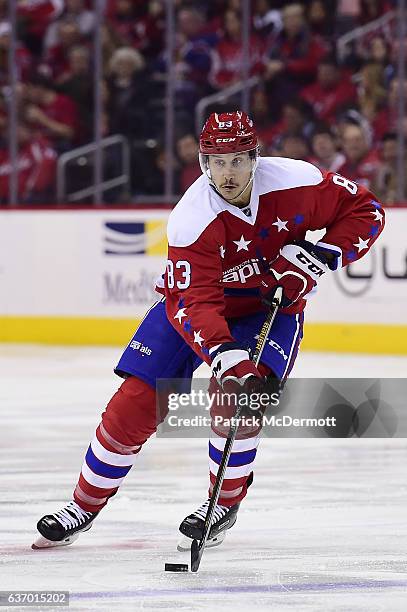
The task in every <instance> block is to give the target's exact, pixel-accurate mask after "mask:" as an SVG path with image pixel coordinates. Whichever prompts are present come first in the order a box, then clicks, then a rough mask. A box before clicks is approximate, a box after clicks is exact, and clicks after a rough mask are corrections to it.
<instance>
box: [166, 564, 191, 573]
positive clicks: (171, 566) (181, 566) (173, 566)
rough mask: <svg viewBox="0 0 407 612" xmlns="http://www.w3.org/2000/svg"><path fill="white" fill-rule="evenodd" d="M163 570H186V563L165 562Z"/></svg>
mask: <svg viewBox="0 0 407 612" xmlns="http://www.w3.org/2000/svg"><path fill="white" fill-rule="evenodd" d="M165 571H166V572H187V571H188V564H187V563H166V564H165Z"/></svg>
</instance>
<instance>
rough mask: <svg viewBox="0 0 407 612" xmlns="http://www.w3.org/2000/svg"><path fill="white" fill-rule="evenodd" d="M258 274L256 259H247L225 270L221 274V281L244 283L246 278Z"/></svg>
mask: <svg viewBox="0 0 407 612" xmlns="http://www.w3.org/2000/svg"><path fill="white" fill-rule="evenodd" d="M260 274H261V272H260V268H259V263H258V259H248V260H247V261H244V262H243V263H241V264H239V265H238V266H235V267H234V268H231V269H230V270H225V272H224V273H223V276H222V282H223V283H241V284H242V285H244V284H245V283H246V281H247V279H248V278H250V277H251V276H255V275H260Z"/></svg>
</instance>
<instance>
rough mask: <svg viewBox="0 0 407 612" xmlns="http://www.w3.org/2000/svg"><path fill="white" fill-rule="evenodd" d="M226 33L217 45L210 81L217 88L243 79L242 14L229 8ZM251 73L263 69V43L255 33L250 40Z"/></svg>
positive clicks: (226, 13) (225, 21) (226, 15)
mask: <svg viewBox="0 0 407 612" xmlns="http://www.w3.org/2000/svg"><path fill="white" fill-rule="evenodd" d="M223 28H224V35H223V36H222V38H221V39H220V40H219V42H218V44H217V45H216V46H215V49H214V53H213V58H212V68H211V72H210V77H209V78H210V83H211V85H212V86H213V87H215V88H216V89H222V88H224V87H228V86H229V85H233V83H236V82H237V81H240V80H241V79H242V66H243V61H244V57H243V47H242V32H241V14H240V13H239V12H238V11H235V10H227V11H226V12H225V16H224V23H223ZM249 64H250V65H249V74H250V75H253V74H260V73H261V72H262V71H263V68H264V64H263V45H262V43H261V40H260V39H259V38H258V37H257V36H256V35H253V36H251V38H250V42H249Z"/></svg>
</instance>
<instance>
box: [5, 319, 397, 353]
mask: <svg viewBox="0 0 407 612" xmlns="http://www.w3.org/2000/svg"><path fill="white" fill-rule="evenodd" d="M140 321H141V319H140V318H135V319H108V318H103V319H97V318H86V317H81V318H76V317H4V316H3V317H0V342H28V343H29V342H39V343H43V344H78V345H79V344H82V345H105V346H124V345H126V344H127V343H128V342H129V340H130V338H131V337H132V335H133V333H134V331H135V330H136V329H137V326H138V325H139V324H140ZM301 349H302V350H312V351H330V352H331V351H332V352H342V353H384V354H398V355H406V354H407V326H405V325H361V324H356V323H353V324H352V323H305V325H304V339H303V341H302V343H301Z"/></svg>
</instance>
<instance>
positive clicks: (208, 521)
mask: <svg viewBox="0 0 407 612" xmlns="http://www.w3.org/2000/svg"><path fill="white" fill-rule="evenodd" d="M281 296H282V292H279V290H278V289H277V291H276V293H275V296H274V298H273V301H272V303H271V308H270V311H269V313H268V315H267V318H266V320H265V321H264V323H263V325H262V328H261V330H260V333H259V337H258V340H257V344H256V348H255V350H254V354H253V361H254V363H255V365H256V366H258V365H259V363H260V359H261V356H262V353H263V350H264V347H265V346H266V342H267V338H268V335H269V333H270V330H271V326H272V325H273V322H274V319H275V318H276V315H277V312H278V308H279V305H280V302H281ZM242 410H243V406H239V407H238V409H237V411H236V414H235V416H234V417H233V421H232V424H231V426H230V429H229V433H228V437H227V440H226V443H225V447H224V449H223V454H222V459H221V462H220V464H219V468H218V473H217V475H216V481H215V484H214V487H213V489H212V495H211V499H210V501H209V506H208V510H207V512H206V518H205V523H204V529H203V533H202V539H201V541H200V542H199V545H198V542H197V540H194V541H193V542H192V546H191V570H192V571H193V572H197V571H198V568H199V564H200V562H201V558H202V554H203V550H204V547H205V544H206V540H207V539H208V536H209V533H210V530H211V525H212V518H213V514H214V510H215V506H216V504H217V503H218V499H219V495H220V491H221V489H222V485H223V481H224V478H225V472H226V468H227V465H228V463H229V458H230V454H231V452H232V446H233V443H234V441H235V438H236V434H237V430H238V427H239V419H240V416H241V412H242Z"/></svg>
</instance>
